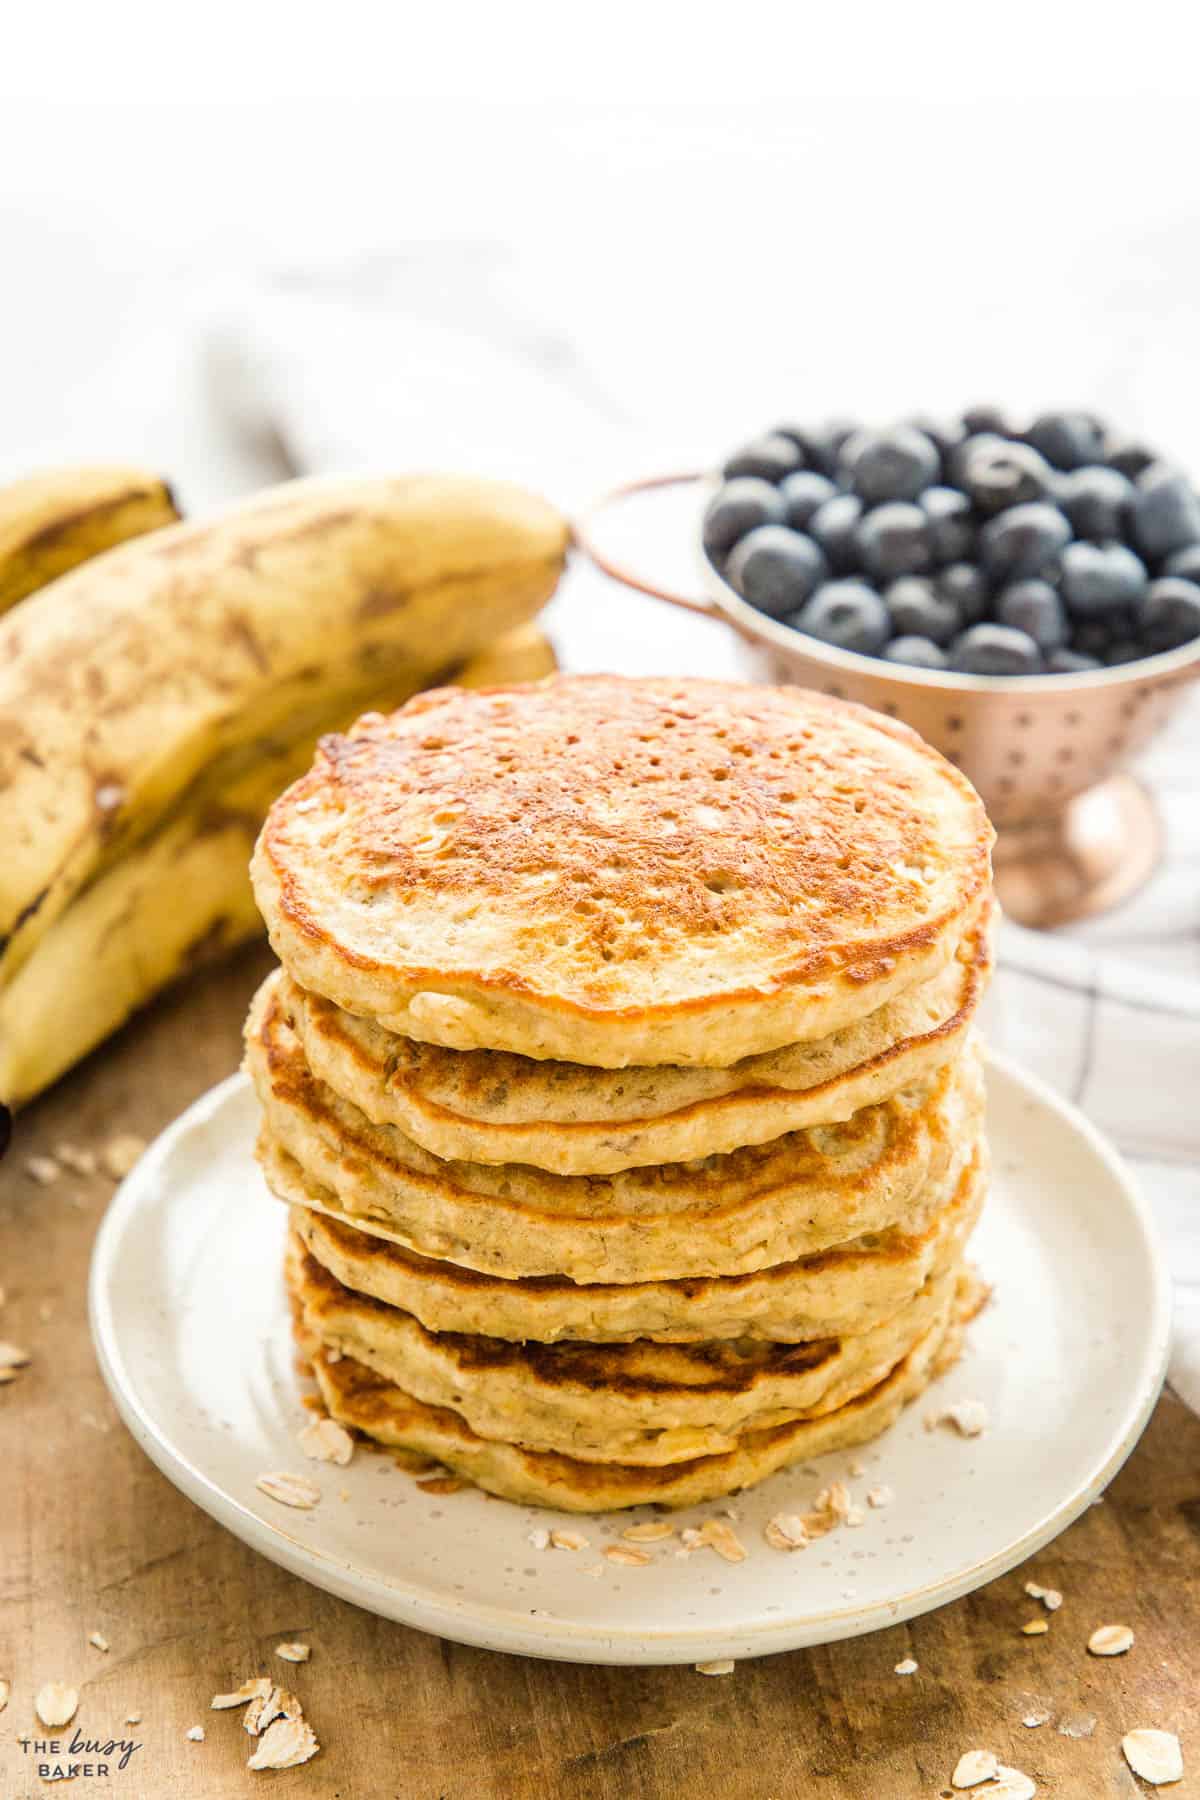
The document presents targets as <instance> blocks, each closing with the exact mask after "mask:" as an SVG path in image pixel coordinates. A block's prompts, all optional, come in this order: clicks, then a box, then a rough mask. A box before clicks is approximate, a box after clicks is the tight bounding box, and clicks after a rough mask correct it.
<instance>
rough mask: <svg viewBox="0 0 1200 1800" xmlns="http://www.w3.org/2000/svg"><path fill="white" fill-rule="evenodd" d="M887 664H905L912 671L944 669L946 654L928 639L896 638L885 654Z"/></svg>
mask: <svg viewBox="0 0 1200 1800" xmlns="http://www.w3.org/2000/svg"><path fill="white" fill-rule="evenodd" d="M883 655H884V660H885V661H886V662H894V663H903V664H904V665H905V666H906V667H907V668H910V669H944V668H945V667H946V652H945V651H944V650H939V648H938V646H937V645H936V644H935V643H932V642H931V641H930V639H929V638H927V637H915V636H908V637H896V638H893V639H892V641H891V643H890V644H889V645H888V646H887V648H886V649H885V651H884V653H883Z"/></svg>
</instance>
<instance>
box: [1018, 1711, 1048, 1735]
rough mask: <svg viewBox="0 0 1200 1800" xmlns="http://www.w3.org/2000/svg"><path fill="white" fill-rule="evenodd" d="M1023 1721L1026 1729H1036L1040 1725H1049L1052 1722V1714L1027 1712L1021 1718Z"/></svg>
mask: <svg viewBox="0 0 1200 1800" xmlns="http://www.w3.org/2000/svg"><path fill="white" fill-rule="evenodd" d="M1021 1723H1022V1725H1024V1726H1025V1728H1026V1730H1028V1731H1036V1730H1037V1728H1038V1726H1039V1725H1048V1724H1049V1723H1050V1714H1049V1713H1048V1712H1027V1713H1026V1714H1025V1716H1024V1718H1023V1719H1022V1720H1021Z"/></svg>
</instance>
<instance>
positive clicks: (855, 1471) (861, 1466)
mask: <svg viewBox="0 0 1200 1800" xmlns="http://www.w3.org/2000/svg"><path fill="white" fill-rule="evenodd" d="M866 1472H867V1465H866V1463H865V1462H864V1461H863V1459H862V1457H861V1456H855V1457H852V1458H851V1459H850V1473H851V1475H853V1477H854V1479H855V1481H857V1480H858V1478H859V1476H860V1475H865V1474H866Z"/></svg>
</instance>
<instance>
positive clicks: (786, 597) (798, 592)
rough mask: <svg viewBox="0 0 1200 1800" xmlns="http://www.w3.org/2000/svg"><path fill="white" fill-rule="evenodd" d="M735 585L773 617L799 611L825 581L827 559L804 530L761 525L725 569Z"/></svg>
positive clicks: (739, 547) (746, 597)
mask: <svg viewBox="0 0 1200 1800" xmlns="http://www.w3.org/2000/svg"><path fill="white" fill-rule="evenodd" d="M725 573H726V575H727V576H728V578H729V580H730V581H731V582H732V584H733V586H734V587H735V588H736V589H737V591H738V593H739V594H740V595H741V596H742V598H743V600H748V601H749V602H750V604H751V606H756V607H757V608H758V610H759V612H764V613H766V614H767V615H768V616H769V617H770V618H772V619H781V618H782V617H783V615H784V613H790V612H795V611H796V609H797V607H800V606H803V605H804V602H805V601H806V600H807V599H808V596H809V595H810V594H811V593H812V591H813V589H814V588H816V587H819V586H820V584H821V582H822V581H824V579H825V577H826V575H827V574H828V570H827V568H826V566H825V558H824V557H823V556H822V554H821V552H820V550H819V549H818V548H817V546H816V545H815V544H814V543H813V541H812V539H811V538H809V537H805V536H804V535H803V533H802V532H799V531H789V530H788V528H787V526H786V525H760V526H759V528H758V530H757V531H752V532H751V533H750V535H749V536H748V537H744V538H743V539H742V541H741V542H740V544H739V545H738V546H737V548H736V550H734V552H733V554H732V555H731V556H730V558H729V563H728V566H727V568H726V571H725Z"/></svg>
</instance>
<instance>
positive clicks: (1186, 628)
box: [1138, 576, 1200, 654]
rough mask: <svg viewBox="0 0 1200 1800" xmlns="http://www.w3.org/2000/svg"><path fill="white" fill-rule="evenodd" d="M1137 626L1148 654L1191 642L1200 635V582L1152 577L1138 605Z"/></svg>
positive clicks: (1175, 577) (1172, 648)
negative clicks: (1198, 583) (1153, 578)
mask: <svg viewBox="0 0 1200 1800" xmlns="http://www.w3.org/2000/svg"><path fill="white" fill-rule="evenodd" d="M1138 628H1139V630H1140V632H1141V637H1142V642H1143V643H1144V644H1145V646H1146V651H1147V653H1148V654H1152V653H1154V652H1155V651H1159V650H1176V649H1178V647H1179V645H1180V644H1190V643H1191V641H1192V639H1193V638H1195V637H1200V586H1198V585H1197V584H1196V583H1195V582H1192V581H1181V580H1179V578H1178V577H1177V576H1164V577H1163V579H1162V580H1160V581H1152V582H1151V583H1150V586H1149V587H1148V588H1147V590H1146V595H1145V598H1144V599H1143V601H1142V604H1141V606H1140V607H1139V608H1138Z"/></svg>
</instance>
